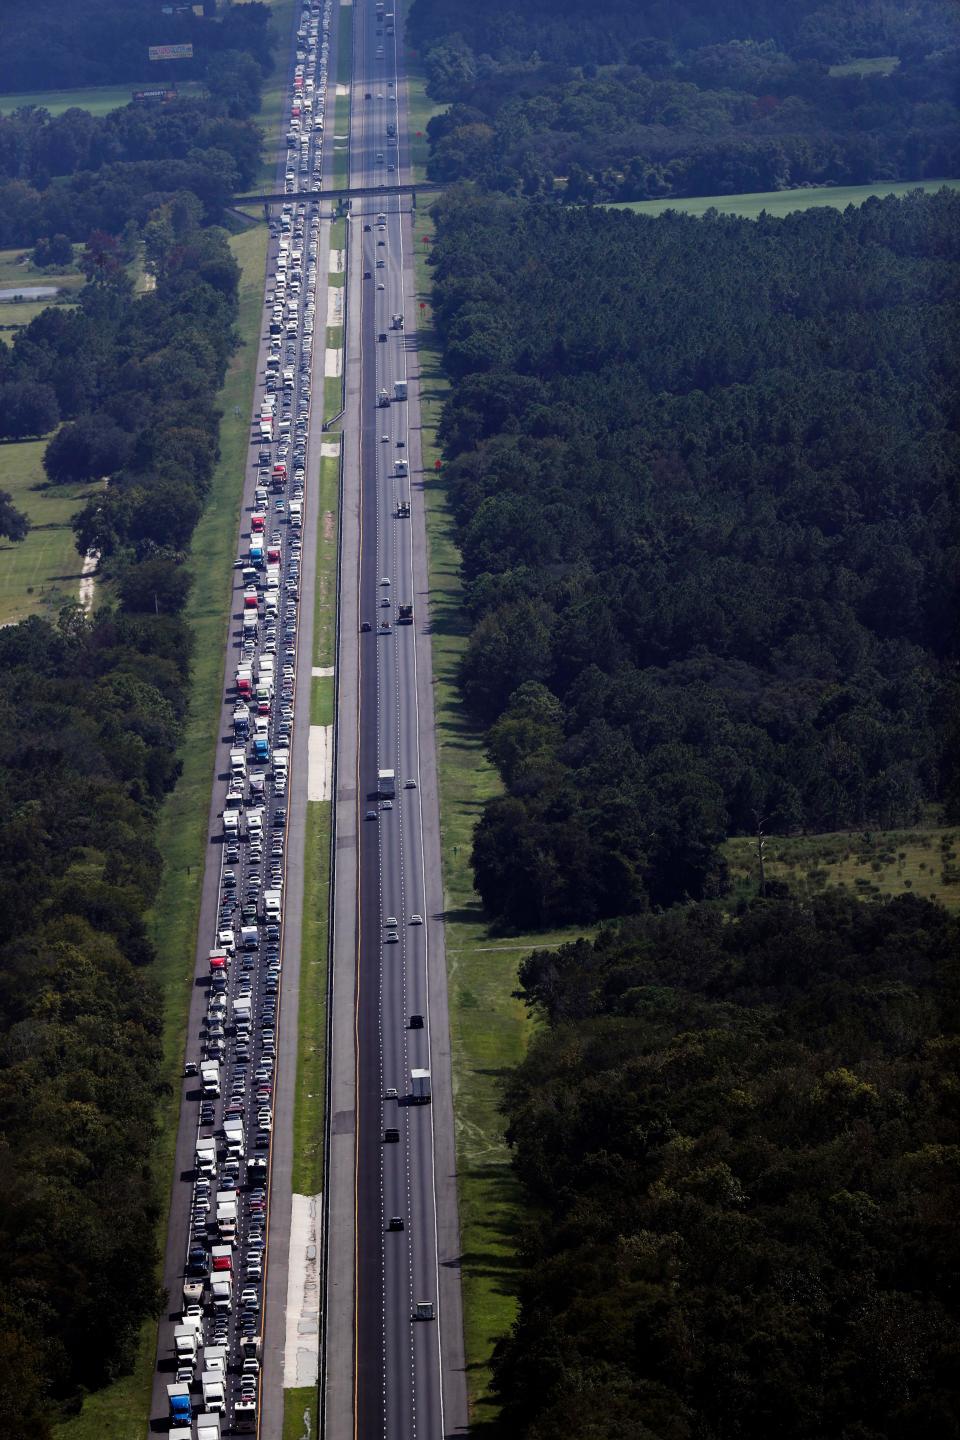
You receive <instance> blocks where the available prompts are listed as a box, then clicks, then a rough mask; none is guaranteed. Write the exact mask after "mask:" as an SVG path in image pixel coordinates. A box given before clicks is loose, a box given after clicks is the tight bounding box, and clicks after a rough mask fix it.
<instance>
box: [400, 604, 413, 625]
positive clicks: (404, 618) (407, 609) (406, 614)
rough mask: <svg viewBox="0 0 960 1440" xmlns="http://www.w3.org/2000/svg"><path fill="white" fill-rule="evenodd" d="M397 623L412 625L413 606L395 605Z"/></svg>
mask: <svg viewBox="0 0 960 1440" xmlns="http://www.w3.org/2000/svg"><path fill="white" fill-rule="evenodd" d="M397 624H398V625H412V624H413V606H412V605H398V606H397Z"/></svg>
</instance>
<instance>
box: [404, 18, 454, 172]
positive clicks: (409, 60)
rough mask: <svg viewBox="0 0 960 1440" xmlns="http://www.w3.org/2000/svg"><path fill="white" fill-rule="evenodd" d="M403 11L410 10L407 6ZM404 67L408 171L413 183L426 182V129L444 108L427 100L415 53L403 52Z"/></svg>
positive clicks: (428, 152)
mask: <svg viewBox="0 0 960 1440" xmlns="http://www.w3.org/2000/svg"><path fill="white" fill-rule="evenodd" d="M406 8H407V9H408V10H409V8H410V7H409V5H408V6H407V7H406ZM403 63H404V70H405V71H406V76H407V122H408V125H409V130H408V137H407V138H408V143H409V146H410V169H411V172H412V178H413V179H414V180H415V181H416V180H426V178H427V160H428V158H429V155H430V144H429V141H428V140H427V126H428V124H429V123H430V121H431V120H432V119H433V117H434V115H442V114H443V112H444V111H445V110H446V109H447V106H446V105H443V104H440V105H437V104H435V103H434V101H433V100H430V99H429V98H428V96H427V91H426V85H427V81H426V76H425V75H424V73H423V68H422V66H421V64H420V61H419V58H418V56H417V55H416V53H415V52H414V51H412V50H407V51H406V55H405V58H404V62H403Z"/></svg>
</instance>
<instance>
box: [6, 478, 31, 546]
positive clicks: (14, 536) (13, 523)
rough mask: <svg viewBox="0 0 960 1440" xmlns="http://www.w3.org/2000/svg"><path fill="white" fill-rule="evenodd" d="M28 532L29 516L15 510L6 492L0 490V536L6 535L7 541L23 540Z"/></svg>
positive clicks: (9, 495)
mask: <svg viewBox="0 0 960 1440" xmlns="http://www.w3.org/2000/svg"><path fill="white" fill-rule="evenodd" d="M29 530H30V519H29V516H27V515H25V514H24V513H23V511H22V510H18V509H17V508H16V506H15V505H14V503H13V496H12V495H11V494H10V492H9V491H8V490H0V535H6V537H7V539H8V540H14V541H19V540H25V539H26V538H27V535H28V533H29Z"/></svg>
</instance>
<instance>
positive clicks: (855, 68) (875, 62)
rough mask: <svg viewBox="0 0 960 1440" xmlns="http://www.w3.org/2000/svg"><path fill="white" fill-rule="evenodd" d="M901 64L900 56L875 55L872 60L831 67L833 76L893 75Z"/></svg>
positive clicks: (849, 62) (855, 61)
mask: <svg viewBox="0 0 960 1440" xmlns="http://www.w3.org/2000/svg"><path fill="white" fill-rule="evenodd" d="M899 64H900V56H899V55H874V56H873V58H872V59H870V60H848V61H847V62H846V64H845V65H831V66H830V70H829V74H831V75H892V74H893V72H894V70H896V68H897V66H898V65H899Z"/></svg>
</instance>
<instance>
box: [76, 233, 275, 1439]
mask: <svg viewBox="0 0 960 1440" xmlns="http://www.w3.org/2000/svg"><path fill="white" fill-rule="evenodd" d="M267 238H268V236H267V229H266V226H258V227H256V228H255V229H251V230H248V231H246V232H245V233H244V234H242V235H237V236H235V237H234V238H233V239H232V240H231V241H230V247H231V249H232V250H233V253H234V255H235V256H236V258H237V261H238V263H239V264H240V266H241V269H242V276H241V281H240V315H239V320H238V326H237V328H238V330H239V332H240V334H241V336H242V337H243V341H244V344H243V345H242V346H241V348H240V349H239V350H238V351H237V353H236V354H235V355H234V357H233V359H232V360H231V362H230V367H229V370H228V372H227V377H226V381H225V383H224V386H223V388H222V390H221V391H220V395H219V405H220V409H221V410H222V411H223V413H224V417H225V418H224V420H223V422H222V425H221V431H220V451H221V454H220V462H219V464H218V465H217V469H216V472H215V474H214V478H213V485H212V488H211V494H210V496H209V499H208V501H207V507H206V510H205V511H204V514H203V516H202V518H201V520H200V523H199V524H198V526H197V529H196V531H195V533H194V538H193V545H192V553H191V561H190V566H191V571H192V574H193V581H194V584H193V590H192V592H191V595H190V600H189V603H188V606H187V616H188V618H189V620H190V624H191V628H192V630H193V634H194V640H195V657H194V667H193V679H192V685H191V704H190V711H189V715H188V718H187V726H186V734H185V737H184V743H183V747H182V753H183V772H182V774H181V777H180V780H179V782H178V784H177V788H176V789H175V790H174V792H173V794H172V795H171V796H169V798H168V799H167V801H166V803H165V805H164V807H163V810H162V812H161V816H160V824H159V827H158V835H157V841H158V844H159V847H160V852H161V854H162V856H163V860H164V873H163V879H162V882H161V887H160V893H159V895H158V897H157V904H156V907H155V909H154V911H153V912H152V914H151V915H150V916H149V923H150V932H151V936H152V938H153V941H154V943H155V945H156V947H157V964H156V967H155V970H154V979H155V981H156V983H157V986H158V988H159V990H160V992H161V994H162V996H163V1069H162V1077H161V1078H162V1081H163V1084H164V1088H165V1094H164V1098H163V1099H162V1100H161V1104H160V1107H159V1110H158V1115H157V1124H158V1138H157V1146H156V1152H155V1162H154V1173H155V1175H156V1183H157V1193H158V1197H159V1200H160V1203H161V1206H162V1207H163V1212H164V1218H163V1220H162V1221H161V1233H160V1235H159V1237H158V1238H159V1241H160V1244H161V1245H162V1244H163V1243H164V1239H165V1223H166V1203H167V1197H168V1195H169V1190H170V1176H171V1171H172V1167H173V1156H174V1148H175V1144H176V1132H177V1120H178V1116H179V1111H180V1098H181V1092H182V1086H181V1081H180V1073H181V1070H182V1066H183V1059H184V1044H185V1041H186V1035H187V1013H188V1009H189V1003H190V992H191V987H192V983H193V960H194V952H195V949H196V940H197V924H198V920H199V913H200V890H201V885H202V881H203V867H204V862H205V859H206V852H207V815H208V811H209V805H210V777H211V775H212V773H213V764H214V754H215V750H216V741H217V735H218V733H219V720H220V707H221V694H222V684H223V657H224V646H223V642H224V636H225V634H226V629H227V624H228V621H229V614H230V596H231V587H232V582H233V573H232V571H233V558H234V554H235V550H236V539H237V530H238V525H239V518H240V504H241V498H242V487H243V477H244V473H245V470H246V466H247V462H248V458H249V432H248V427H247V416H248V415H249V412H250V403H251V397H252V394H253V384H254V379H255V374H256V362H257V339H258V335H259V330H260V321H261V315H262V303H263V274H264V266H265V263H266V253H267ZM235 406H239V407H240V418H239V419H236V418H235V417H234V407H235ZM156 1338H157V1327H156V1324H155V1323H153V1322H150V1323H148V1324H146V1325H144V1327H143V1331H142V1336H141V1344H140V1349H139V1353H138V1356H137V1361H136V1366H135V1369H134V1371H133V1373H132V1374H130V1375H126V1376H124V1377H123V1378H122V1379H120V1380H118V1381H116V1382H115V1383H114V1384H113V1385H110V1386H108V1387H107V1388H106V1389H104V1390H101V1391H98V1392H97V1393H96V1394H94V1395H90V1396H88V1397H87V1399H86V1401H85V1403H84V1406H83V1409H82V1411H81V1412H80V1414H79V1415H78V1416H76V1417H74V1418H73V1419H71V1420H69V1421H68V1422H67V1423H66V1424H64V1425H61V1426H59V1427H58V1428H57V1432H56V1433H57V1437H58V1440H141V1437H142V1436H143V1433H144V1425H145V1422H146V1417H147V1415H148V1414H149V1409H150V1387H151V1383H152V1378H153V1365H154V1358H155V1353H156Z"/></svg>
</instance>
